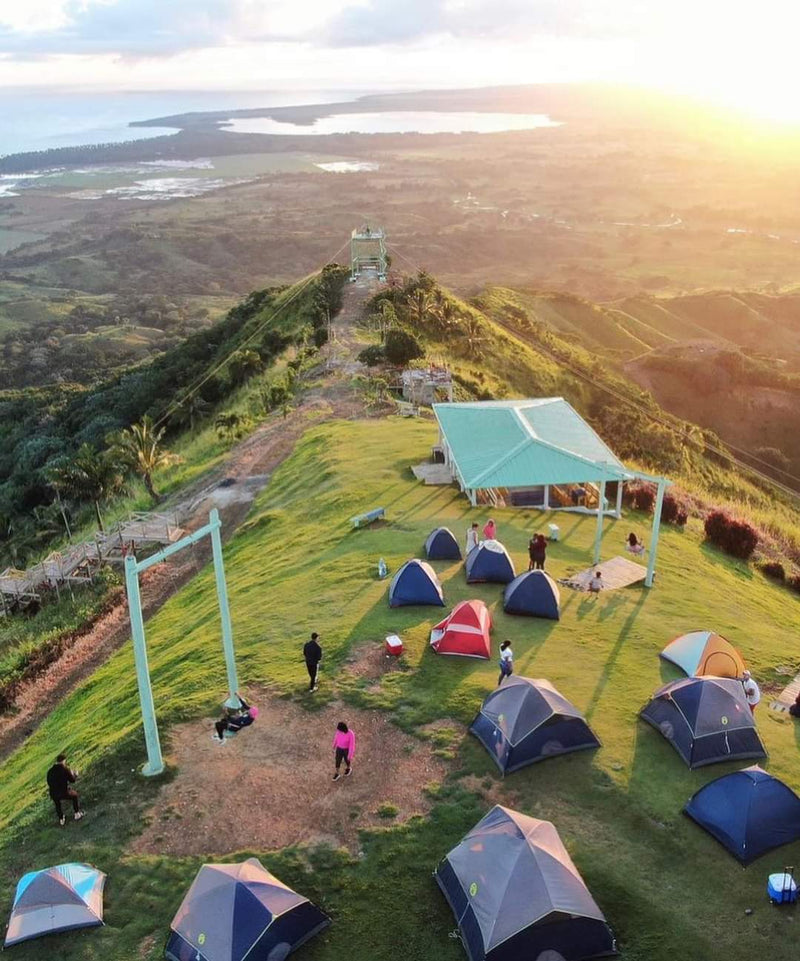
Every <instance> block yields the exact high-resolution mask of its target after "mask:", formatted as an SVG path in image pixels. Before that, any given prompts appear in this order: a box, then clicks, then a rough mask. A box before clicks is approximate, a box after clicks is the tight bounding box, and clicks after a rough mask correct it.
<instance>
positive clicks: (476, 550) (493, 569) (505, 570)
mask: <svg viewBox="0 0 800 961" xmlns="http://www.w3.org/2000/svg"><path fill="white" fill-rule="evenodd" d="M465 566H466V569H467V584H478V583H480V582H481V581H495V582H497V583H499V584H508V582H509V581H513V580H514V564H513V562H512V560H511V558H510V557H509V556H508V551H507V550H506V549H505V547H503V545H502V544H501V543H500V541H481V542H480V544H478V546H477V547H473V548H472V550H471V551H470V552H469V554H467V559H466V561H465Z"/></svg>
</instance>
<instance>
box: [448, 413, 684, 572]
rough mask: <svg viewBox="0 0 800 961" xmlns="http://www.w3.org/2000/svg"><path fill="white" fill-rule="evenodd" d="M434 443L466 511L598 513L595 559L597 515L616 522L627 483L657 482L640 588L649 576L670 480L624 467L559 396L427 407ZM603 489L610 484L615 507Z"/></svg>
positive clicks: (599, 528)
mask: <svg viewBox="0 0 800 961" xmlns="http://www.w3.org/2000/svg"><path fill="white" fill-rule="evenodd" d="M433 412H434V414H435V415H436V420H437V421H438V423H439V446H440V448H441V453H442V456H443V458H444V462H445V464H446V466H447V467H448V468H449V470H450V471H451V473H452V475H453V479H454V480H455V481H456V482H457V483H458V484H459V486H460V487H461V489H462V490H463V491H464V492H465V493H466V495H467V496H468V497H469V499H470V502H471V503H472V504H473V506H476V505H477V504H478V503H490V504H493V505H497V506H512V507H529V508H538V509H541V510H566V511H574V512H577V513H591V514H596V515H597V536H596V539H595V561H594V563H595V564H597V563H599V560H600V539H601V536H602V530H603V517H604V516H606V515H611V516H613V517H620V516H621V511H622V490H623V485H624V484H625V482H626V481H632V480H647V481H652V482H653V483H655V484H656V485H657V495H656V504H655V514H654V518H653V533H652V538H651V543H650V552H649V559H648V567H647V577H646V580H645V583H646V584H647V586H648V587H649V586H651V584H652V581H653V574H654V571H655V557H656V547H657V544H658V525H659V522H660V519H661V507H662V504H663V500H664V492H665V490H666V487H667V485H668V484H669V481H668V480H666V478H664V477H653V476H652V475H650V474H645V473H643V472H641V471H637V470H633V469H631V468H629V467H626V466H625V465H624V464H623V463H622V461H621V460H620V459H619V458H618V457H617V456H616V455H615V454H614V453H613V451H612V450H611V449H610V448H609V447H608V446H607V445H606V444H605V442H604V441H603V440H601V438H600V437H599V436H598V435H597V433H596V432H595V431H594V430H593V429H592V428H591V427H590V426H589V424H587V423H586V421H585V420H584V419H583V418H582V417H581V416H580V414H578V412H577V411H576V410H575V409H574V408H573V407H572V406H571V405H570V404H569V403H568V402H567V401H566V400H564V398H563V397H536V398H529V399H527V400H492V401H477V402H470V403H446V404H445V403H442V404H434V405H433ZM607 485H614V486H615V487H616V499H615V504H614V506H611V505H610V504H609V502H608V501H607V500H606V491H607Z"/></svg>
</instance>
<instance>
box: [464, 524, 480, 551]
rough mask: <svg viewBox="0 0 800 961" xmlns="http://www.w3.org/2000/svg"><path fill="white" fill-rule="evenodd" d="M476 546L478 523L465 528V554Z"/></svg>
mask: <svg viewBox="0 0 800 961" xmlns="http://www.w3.org/2000/svg"><path fill="white" fill-rule="evenodd" d="M477 546H478V525H477V524H473V525H472V527H470V528H469V529H468V530H467V549H466V552H465V554H469V552H470V551H471V550H472V549H473V548H475V547H477Z"/></svg>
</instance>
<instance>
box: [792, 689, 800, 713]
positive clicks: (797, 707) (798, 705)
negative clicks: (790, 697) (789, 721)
mask: <svg viewBox="0 0 800 961" xmlns="http://www.w3.org/2000/svg"><path fill="white" fill-rule="evenodd" d="M789 713H790V714H791V715H792V717H800V694H798V695H797V697H796V699H795V702H794V704H792V706H791V707H790V708H789Z"/></svg>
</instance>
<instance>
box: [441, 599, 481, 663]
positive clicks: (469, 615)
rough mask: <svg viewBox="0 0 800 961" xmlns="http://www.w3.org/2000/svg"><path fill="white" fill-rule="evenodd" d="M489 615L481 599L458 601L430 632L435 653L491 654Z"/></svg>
mask: <svg viewBox="0 0 800 961" xmlns="http://www.w3.org/2000/svg"><path fill="white" fill-rule="evenodd" d="M491 629H492V617H491V615H490V614H489V610H488V608H487V607H486V605H485V604H484V603H483V601H462V602H461V603H460V604H457V605H456V606H455V607H454V608H453V610H452V611H451V612H450V613H449V614H448V615H447V617H446V618H445V619H444V620H443V621H441V622H440V623H439V624H437V625H436V627H434V629H433V630H432V631H431V647H432V648H433V649H434V651H436V653H437V654H460V655H461V656H462V657H485V658H488V657H491V655H492V641H491V638H490V636H489V632H490V631H491Z"/></svg>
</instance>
